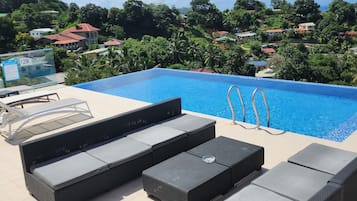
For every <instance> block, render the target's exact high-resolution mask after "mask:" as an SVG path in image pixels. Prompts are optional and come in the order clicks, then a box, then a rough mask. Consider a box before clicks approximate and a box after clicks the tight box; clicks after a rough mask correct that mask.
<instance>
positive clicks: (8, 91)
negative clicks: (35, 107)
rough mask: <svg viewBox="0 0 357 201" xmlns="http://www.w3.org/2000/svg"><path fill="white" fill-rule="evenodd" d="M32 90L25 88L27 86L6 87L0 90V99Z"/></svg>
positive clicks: (28, 87) (31, 88)
mask: <svg viewBox="0 0 357 201" xmlns="http://www.w3.org/2000/svg"><path fill="white" fill-rule="evenodd" d="M32 90H34V88H33V87H31V86H27V85H18V86H13V87H6V88H1V89H0V95H1V96H2V97H6V96H10V95H15V94H20V93H23V92H29V91H32Z"/></svg>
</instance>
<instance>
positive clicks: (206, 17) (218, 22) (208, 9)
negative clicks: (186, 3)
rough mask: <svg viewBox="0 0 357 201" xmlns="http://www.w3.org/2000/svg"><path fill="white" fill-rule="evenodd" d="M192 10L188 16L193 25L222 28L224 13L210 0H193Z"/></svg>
mask: <svg viewBox="0 0 357 201" xmlns="http://www.w3.org/2000/svg"><path fill="white" fill-rule="evenodd" d="M191 7H192V10H191V11H189V13H188V15H187V17H188V22H189V23H190V24H191V25H201V26H203V27H205V28H209V29H221V28H222V26H223V15H222V13H221V12H220V11H219V10H218V9H217V7H216V6H215V5H214V4H212V3H210V1H209V0H192V1H191Z"/></svg>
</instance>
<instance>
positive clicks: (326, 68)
mask: <svg viewBox="0 0 357 201" xmlns="http://www.w3.org/2000/svg"><path fill="white" fill-rule="evenodd" d="M308 62H309V65H310V67H311V71H312V72H311V75H312V81H315V82H320V83H329V82H332V81H336V80H338V79H339V77H340V74H341V73H342V72H341V70H340V69H339V68H338V59H337V57H335V56H333V55H322V54H314V55H312V56H311V57H310V58H309V60H308Z"/></svg>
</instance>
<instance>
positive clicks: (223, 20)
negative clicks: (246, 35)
mask: <svg viewBox="0 0 357 201" xmlns="http://www.w3.org/2000/svg"><path fill="white" fill-rule="evenodd" d="M271 5H272V6H273V8H274V10H273V9H271V8H266V6H265V5H264V4H263V3H261V1H258V0H236V1H235V3H234V5H232V7H233V8H232V9H231V10H225V11H223V12H221V11H220V10H218V9H217V7H216V5H214V4H212V3H211V2H210V1H209V0H192V1H191V4H190V6H191V7H190V8H184V9H176V8H175V7H171V8H170V7H169V6H167V5H163V4H146V3H144V2H142V1H141V0H127V1H126V2H125V3H124V5H123V8H122V9H120V8H110V9H108V8H103V7H101V6H98V5H95V4H92V3H91V4H87V5H85V6H83V7H79V6H78V5H77V4H75V3H70V4H65V3H63V2H62V1H59V0H17V1H8V0H0V12H3V13H10V14H9V15H8V16H7V17H0V53H4V52H10V51H21V50H27V49H35V48H41V47H37V46H36V43H35V41H34V40H33V39H32V38H31V37H30V36H29V35H28V32H29V31H30V30H31V29H33V28H40V27H52V28H54V29H55V30H56V32H60V31H62V30H64V29H66V28H68V27H72V26H74V25H76V24H78V23H82V22H86V23H90V24H92V25H93V26H95V27H98V28H100V37H99V42H101V43H102V42H105V41H107V40H108V39H112V38H118V39H122V40H124V45H122V46H120V47H118V48H112V49H110V50H109V53H108V54H107V55H103V56H98V57H96V58H92V57H88V56H85V55H78V54H76V53H69V52H66V50H64V49H58V48H55V62H56V68H57V70H58V71H66V72H67V79H66V82H67V83H68V84H75V83H79V82H84V81H89V80H93V79H100V78H103V77H109V76H113V75H120V74H125V73H129V72H134V71H139V70H144V69H148V68H152V67H154V66H161V67H167V68H180V69H187V70H190V69H193V68H200V69H205V70H209V71H212V72H216V73H229V74H241V75H254V73H255V71H256V68H255V67H254V66H251V65H248V60H249V59H250V58H253V59H267V58H269V62H268V63H269V65H270V67H272V68H273V69H274V71H275V72H276V77H277V78H282V79H290V80H300V81H310V82H322V83H335V84H346V85H357V57H356V55H354V54H352V53H351V52H350V51H349V49H350V48H352V47H355V46H357V37H353V36H352V37H350V36H348V35H346V33H347V32H351V31H352V32H353V31H357V15H356V10H357V3H354V4H353V3H348V2H345V1H344V0H333V1H332V2H331V3H330V5H329V8H328V11H326V12H321V11H320V6H319V5H318V4H317V3H316V2H315V1H314V0H296V1H295V2H294V3H293V4H291V3H289V1H287V0H271ZM179 10H180V11H182V12H184V14H185V15H182V13H180V12H179ZM303 22H313V23H315V24H316V27H315V30H314V31H308V32H303V33H300V32H298V31H294V30H295V29H296V28H297V26H298V24H299V23H303ZM267 29H284V30H285V32H284V33H283V34H280V35H271V34H267V33H265V30H267ZM223 30H224V31H226V32H228V33H230V34H228V35H226V36H225V37H226V38H225V39H227V38H233V39H234V38H235V36H234V35H233V34H234V33H237V32H244V31H251V32H255V33H257V35H256V37H255V38H254V39H252V40H248V41H239V40H238V41H234V40H221V41H219V40H216V39H218V37H220V36H219V35H217V34H216V33H215V32H216V31H223ZM223 39H224V38H223ZM217 41H218V42H217ZM270 43H274V44H273V47H274V48H275V49H276V51H277V53H276V54H275V55H274V56H272V57H269V55H267V54H265V53H263V52H262V47H263V46H264V45H265V46H266V45H267V44H268V45H269V46H270Z"/></svg>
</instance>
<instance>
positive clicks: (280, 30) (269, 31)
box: [265, 29, 284, 35]
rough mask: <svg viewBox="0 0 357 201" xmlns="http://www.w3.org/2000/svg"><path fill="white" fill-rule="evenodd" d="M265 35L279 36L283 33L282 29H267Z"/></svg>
mask: <svg viewBox="0 0 357 201" xmlns="http://www.w3.org/2000/svg"><path fill="white" fill-rule="evenodd" d="M265 33H267V34H269V35H279V34H282V33H284V30H283V29H269V30H265Z"/></svg>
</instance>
